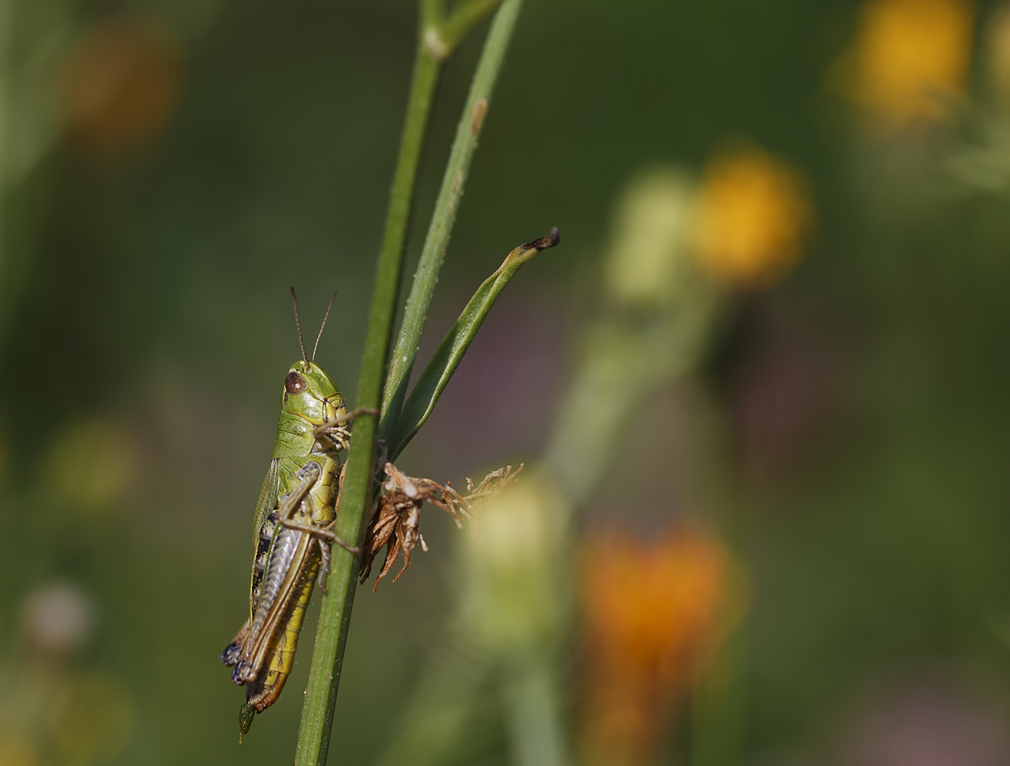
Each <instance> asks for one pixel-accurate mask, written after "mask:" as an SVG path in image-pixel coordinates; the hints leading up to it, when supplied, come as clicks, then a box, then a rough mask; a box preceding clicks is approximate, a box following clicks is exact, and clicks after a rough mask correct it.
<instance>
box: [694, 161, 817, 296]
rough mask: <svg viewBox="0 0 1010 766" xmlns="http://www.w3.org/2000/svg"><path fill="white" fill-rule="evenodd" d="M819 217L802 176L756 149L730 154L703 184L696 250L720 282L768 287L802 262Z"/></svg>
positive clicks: (707, 174)
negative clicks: (806, 244)
mask: <svg viewBox="0 0 1010 766" xmlns="http://www.w3.org/2000/svg"><path fill="white" fill-rule="evenodd" d="M813 219H814V215H813V207H812V205H811V203H810V197H809V193H808V191H807V184H806V181H805V180H804V178H803V176H801V175H800V174H799V172H797V171H796V170H795V169H793V168H792V167H791V166H789V165H787V164H786V163H784V162H782V161H781V160H778V159H776V158H775V157H772V156H771V155H770V154H768V153H767V152H765V151H763V150H761V149H758V148H756V147H752V148H737V149H731V150H727V151H724V152H722V153H721V154H719V155H718V156H716V157H715V159H713V160H712V161H711V162H710V163H709V165H708V167H707V168H706V169H705V173H704V176H703V178H702V181H701V188H700V190H699V194H698V206H697V212H696V219H695V252H696V254H697V256H698V260H699V262H700V264H701V266H702V268H703V269H704V270H705V271H706V272H707V273H708V274H709V275H710V276H711V277H712V278H714V279H716V280H717V281H719V282H724V283H729V284H732V285H735V286H738V287H745V288H761V287H768V286H769V285H772V284H774V283H775V282H777V281H779V280H780V279H782V278H783V277H784V276H785V275H786V274H787V273H788V272H789V271H790V270H791V269H792V267H793V266H794V265H795V264H796V263H797V261H799V258H800V255H801V253H802V248H803V243H804V240H805V238H806V235H807V232H808V231H809V229H810V227H811V225H812V223H813Z"/></svg>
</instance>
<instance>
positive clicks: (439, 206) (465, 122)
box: [379, 0, 522, 442]
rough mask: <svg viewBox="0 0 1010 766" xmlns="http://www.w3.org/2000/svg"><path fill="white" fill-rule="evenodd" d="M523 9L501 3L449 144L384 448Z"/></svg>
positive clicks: (385, 400) (393, 380) (397, 353)
mask: <svg viewBox="0 0 1010 766" xmlns="http://www.w3.org/2000/svg"><path fill="white" fill-rule="evenodd" d="M469 5H473V6H481V7H483V6H485V5H488V6H490V5H492V4H490V3H484V2H483V1H482V0H474V2H472V3H471V4H469ZM521 6H522V0H505V2H503V3H502V4H501V7H500V8H499V9H498V12H497V13H496V14H495V17H494V21H493V22H492V23H491V29H490V31H489V32H488V36H487V41H486V42H485V43H484V51H483V52H482V53H481V58H480V62H479V63H478V65H477V71H476V73H475V74H474V78H473V83H472V84H471V86H470V94H469V96H467V100H466V105H465V106H464V107H463V114H462V116H461V117H460V121H459V125H458V127H457V128H456V138H455V140H454V141H453V145H452V150H451V152H450V154H449V162H448V164H447V165H446V168H445V175H444V176H443V178H442V188H441V189H440V191H439V193H438V199H437V200H436V202H435V212H434V213H433V214H432V218H431V225H430V226H429V228H428V234H427V237H426V238H425V241H424V249H423V250H422V251H421V259H420V262H419V263H418V266H417V272H416V273H415V274H414V283H413V285H412V286H411V289H410V296H409V297H408V298H407V307H406V310H405V312H404V317H403V325H402V327H401V328H400V335H399V338H398V339H397V342H396V348H395V349H394V351H393V357H392V359H391V361H390V367H389V376H388V378H387V380H386V388H385V391H384V392H383V395H382V423H381V424H380V427H379V434H380V437H381V438H383V439H385V440H386V441H387V442H389V441H391V439H392V437H393V435H394V433H395V431H396V425H397V420H398V419H399V417H400V410H401V408H402V406H403V400H404V398H405V396H406V393H407V385H408V384H409V382H410V373H411V370H413V368H414V360H415V359H416V357H417V349H418V345H419V343H420V341H421V332H422V330H423V329H424V321H425V319H426V318H427V316H428V308H429V306H430V305H431V298H432V295H433V294H434V292H435V284H436V282H438V272H439V270H440V269H441V268H442V261H443V260H444V258H445V249H446V247H447V245H448V244H449V235H450V234H451V233H452V226H453V223H454V222H455V220H456V211H457V210H458V209H459V203H460V200H461V199H462V198H463V187H464V185H465V183H466V177H467V174H468V173H469V171H470V161H471V160H472V159H473V153H474V151H475V150H476V148H477V139H478V138H479V136H480V130H481V127H482V125H483V123H484V117H485V115H486V114H487V109H488V104H489V102H490V99H491V92H492V90H493V89H494V84H495V81H496V80H497V79H498V74H499V72H500V71H501V66H502V62H503V61H504V59H505V50H506V49H507V48H508V43H509V40H510V39H511V37H512V32H513V30H514V29H515V23H516V19H517V18H518V17H519V9H520V7H521ZM463 12H464V10H463V9H462V8H459V9H457V10H456V11H455V12H454V14H453V17H452V19H450V21H449V22H446V25H447V26H450V27H452V29H456V27H454V26H452V24H454V23H457V22H453V19H457V21H458V24H459V25H462V24H463V23H464V21H461V20H459V19H463V18H464V17H462V16H460V14H461V13H463ZM466 23H467V24H470V25H472V24H473V23H474V22H473V21H472V19H470V17H469V16H467V17H466ZM453 34H458V32H453ZM442 42H445V40H442Z"/></svg>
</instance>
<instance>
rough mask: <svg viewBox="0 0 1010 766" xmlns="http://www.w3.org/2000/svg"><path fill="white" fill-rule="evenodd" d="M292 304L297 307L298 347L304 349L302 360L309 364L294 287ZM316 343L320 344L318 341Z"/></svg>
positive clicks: (292, 289)
mask: <svg viewBox="0 0 1010 766" xmlns="http://www.w3.org/2000/svg"><path fill="white" fill-rule="evenodd" d="M291 302H292V303H293V304H294V306H295V327H297V328H298V345H299V346H301V347H302V359H304V360H305V361H306V362H307V361H309V355H308V354H306V353H305V340H304V339H303V338H302V320H301V319H299V318H298V298H297V297H295V288H293V287H292V288H291ZM331 302H332V301H331ZM327 313H329V311H327ZM316 342H317V343H318V341H316ZM312 355H313V357H314V356H315V353H314V352H313V354H312Z"/></svg>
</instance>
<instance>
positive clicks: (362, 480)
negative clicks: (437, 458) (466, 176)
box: [295, 14, 442, 766]
mask: <svg viewBox="0 0 1010 766" xmlns="http://www.w3.org/2000/svg"><path fill="white" fill-rule="evenodd" d="M425 16H426V14H425ZM425 22H426V18H424V17H423V18H422V24H421V28H422V34H421V40H422V42H421V43H419V44H418V49H417V56H416V58H415V60H414V75H413V81H412V83H411V87H410V96H409V100H408V102H407V114H406V117H405V119H404V128H403V136H402V138H401V141H400V152H399V157H398V159H397V164H396V171H395V175H394V177H393V188H392V191H391V192H390V200H389V211H388V213H387V216H386V227H385V233H384V235H383V240H382V247H381V249H380V251H379V262H378V266H377V267H376V278H375V288H374V290H373V293H372V304H371V310H370V314H369V321H368V333H367V336H366V338H365V351H364V355H363V358H362V363H361V375H360V378H359V380H358V396H357V403H358V405H359V406H362V407H369V408H373V409H374V408H377V407H378V405H379V396H380V394H381V391H382V378H383V373H384V371H385V367H386V358H387V354H388V352H389V344H390V337H391V335H392V327H393V317H394V315H395V313H396V303H397V289H398V287H399V284H400V273H401V270H402V268H403V255H404V245H405V243H406V240H407V227H408V225H409V219H410V210H411V207H412V204H413V199H414V190H415V187H416V181H417V169H418V166H419V164H420V159H421V149H422V147H423V145H424V137H425V133H426V131H427V127H428V116H429V114H430V111H431V104H432V100H433V97H434V94H435V89H436V86H437V85H438V78H439V74H440V72H441V68H442V64H441V59H438V58H436V57H435V56H433V55H431V53H430V51H428V50H427V47H426V46H425V45H424V43H423V40H424V30H425V28H426V24H425ZM375 421H376V418H375V416H369V415H365V416H362V417H360V418H358V420H357V422H356V423H355V426H354V439H353V443H352V448H351V454H350V456H349V458H348V462H349V466H348V469H347V478H346V482H345V485H344V487H343V498H342V503H341V509H340V510H341V513H340V514H339V516H338V518H337V530H336V531H337V534H339V535H340V536H341V538H343V539H344V540H356V541H358V544H359V545H360V543H361V540H362V538H363V533H364V527H365V509H366V507H367V505H368V503H369V500H370V494H371V487H372V473H373V466H374V460H375V426H376V422H375ZM357 573H358V557H357V556H353V555H351V554H350V553H348V552H347V551H345V550H344V549H342V548H340V547H338V546H334V549H333V554H332V557H331V561H330V573H329V577H328V588H329V592H328V594H327V596H326V597H325V598H324V599H323V604H322V611H321V614H320V618H319V627H318V629H317V631H316V642H315V648H314V651H313V654H312V667H311V670H310V675H309V684H308V688H307V689H306V692H305V705H304V707H303V709H302V722H301V727H300V729H299V732H298V747H297V751H296V754H295V764H296V765H297V766H322V764H324V763H325V762H326V754H327V751H328V748H329V740H330V730H331V728H332V722H333V706H334V703H335V702H336V696H337V687H338V685H339V682H340V670H341V664H342V661H343V655H344V646H345V644H346V643H347V627H348V622H349V620H350V617H351V606H352V605H353V603H354V591H355V586H356V585H357Z"/></svg>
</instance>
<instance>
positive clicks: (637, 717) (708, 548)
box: [579, 530, 742, 764]
mask: <svg viewBox="0 0 1010 766" xmlns="http://www.w3.org/2000/svg"><path fill="white" fill-rule="evenodd" d="M581 583H582V602H583V614H584V625H583V631H582V642H583V651H584V656H585V672H584V687H583V694H582V706H581V711H580V713H581V717H580V733H579V737H580V747H581V750H582V751H583V753H584V755H585V757H586V760H587V762H588V763H592V764H612V763H613V764H616V763H622V764H633V763H641V764H646V763H651V762H652V761H653V759H654V758H655V757H656V755H657V752H658V748H659V746H660V744H661V743H662V739H663V734H664V724H665V723H666V722H667V721H668V720H669V717H670V715H671V713H672V709H673V706H674V705H675V704H676V702H677V701H678V700H679V699H680V698H681V697H683V695H684V694H685V693H686V692H687V691H689V690H690V689H691V687H692V686H693V685H694V683H695V681H696V679H697V678H698V677H699V674H700V673H701V672H702V670H703V669H704V667H705V665H706V662H707V660H708V658H709V657H710V656H711V655H712V653H713V652H714V650H715V649H716V648H717V646H718V645H719V644H720V643H721V641H722V639H723V638H724V636H725V635H726V634H727V632H728V631H729V630H730V629H731V627H732V624H733V623H735V622H736V620H738V619H739V614H740V611H741V603H740V602H741V593H742V588H741V585H742V581H741V578H740V576H739V574H738V568H737V567H736V566H735V564H734V562H733V560H732V558H731V556H730V554H729V551H728V550H727V549H726V548H725V547H724V546H723V545H722V544H721V543H720V542H719V541H718V540H716V539H714V538H713V537H711V536H709V535H707V534H704V533H702V532H699V531H696V530H690V531H689V530H670V531H667V532H666V533H664V534H663V535H661V536H659V537H658V538H657V539H656V540H655V541H653V542H643V541H640V540H637V539H635V538H633V537H630V536H628V535H626V534H623V533H613V534H607V533H603V532H601V533H596V534H591V535H590V536H589V537H588V539H586V541H585V542H584V543H583V546H582V566H581Z"/></svg>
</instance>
